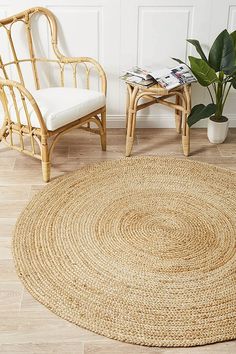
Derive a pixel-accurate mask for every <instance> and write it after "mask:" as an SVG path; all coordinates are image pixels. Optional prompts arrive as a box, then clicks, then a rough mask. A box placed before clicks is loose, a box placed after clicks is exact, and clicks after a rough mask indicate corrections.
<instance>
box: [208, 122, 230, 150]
mask: <svg viewBox="0 0 236 354" xmlns="http://www.w3.org/2000/svg"><path fill="white" fill-rule="evenodd" d="M228 128H229V120H228V118H226V117H222V121H220V122H217V121H216V120H215V118H214V117H210V118H209V121H208V128H207V136H208V139H209V141H210V142H211V143H212V144H221V143H223V142H224V141H225V139H226V137H227V134H228Z"/></svg>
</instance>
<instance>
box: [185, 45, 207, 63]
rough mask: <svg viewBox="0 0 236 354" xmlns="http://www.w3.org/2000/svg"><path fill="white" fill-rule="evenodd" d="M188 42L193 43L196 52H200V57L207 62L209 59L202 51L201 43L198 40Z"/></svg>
mask: <svg viewBox="0 0 236 354" xmlns="http://www.w3.org/2000/svg"><path fill="white" fill-rule="evenodd" d="M187 42H189V43H191V44H192V45H193V46H194V47H195V49H196V51H197V52H198V54H199V55H200V57H201V58H202V59H203V60H204V61H206V62H207V57H206V56H205V54H204V52H203V50H202V47H201V44H200V43H199V41H198V40H196V39H187Z"/></svg>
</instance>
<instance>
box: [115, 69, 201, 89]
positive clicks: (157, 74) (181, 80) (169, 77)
mask: <svg viewBox="0 0 236 354" xmlns="http://www.w3.org/2000/svg"><path fill="white" fill-rule="evenodd" d="M121 78H122V79H123V80H125V81H126V82H128V83H133V84H138V85H141V86H144V87H150V86H153V85H156V84H159V85H160V86H161V87H163V88H165V89H167V90H171V89H173V88H175V87H177V86H180V85H183V84H190V83H191V82H195V81H197V80H196V78H195V76H194V75H193V73H192V72H191V70H190V69H189V67H188V66H187V65H185V64H181V65H178V66H175V67H174V68H170V69H169V68H165V69H151V70H146V69H141V68H139V67H138V66H135V67H133V68H132V69H130V70H128V71H127V72H126V73H125V75H123V76H122V77H121Z"/></svg>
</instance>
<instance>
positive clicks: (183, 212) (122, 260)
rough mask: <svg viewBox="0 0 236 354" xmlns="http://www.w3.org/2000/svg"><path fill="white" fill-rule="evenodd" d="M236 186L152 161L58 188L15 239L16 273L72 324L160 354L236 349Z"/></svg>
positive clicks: (89, 173) (108, 169) (112, 165)
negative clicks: (224, 346) (216, 345)
mask: <svg viewBox="0 0 236 354" xmlns="http://www.w3.org/2000/svg"><path fill="white" fill-rule="evenodd" d="M235 211H236V174H235V173H233V172H230V171H227V170H225V169H220V168H217V167H214V166H211V165H207V164H202V163H199V162H195V161H189V160H180V159H179V160H178V159H172V158H157V157H142V158H128V159H122V160H119V161H110V162H105V163H102V164H99V165H94V166H89V167H85V168H82V169H80V170H78V171H77V172H74V173H71V174H68V175H65V176H63V177H61V178H59V179H56V180H55V181H53V182H52V183H50V184H49V185H48V186H46V187H45V188H44V189H43V190H42V191H41V192H39V193H38V194H37V195H36V196H35V197H34V198H33V200H32V201H31V202H30V203H29V205H28V206H27V208H26V209H25V210H24V211H23V213H22V214H21V216H20V218H19V219H18V222H17V225H16V228H15V233H14V242H13V249H14V259H15V263H16V268H17V272H18V274H19V276H20V278H21V280H22V282H23V283H24V285H25V287H26V288H27V289H28V291H29V292H30V293H31V294H32V295H33V296H34V297H35V299H37V300H38V301H40V302H41V303H42V304H44V305H45V306H46V307H48V308H49V309H50V310H52V311H53V312H54V313H56V314H57V315H59V316H61V317H62V318H64V319H66V320H68V321H71V322H73V323H76V324H77V325H80V326H82V327H84V328H87V329H89V330H91V331H94V332H96V333H99V334H102V335H104V336H107V337H110V338H115V339H119V340H121V341H125V342H130V343H136V344H142V345H149V346H194V345H201V344H207V343H213V342H217V341H223V340H229V339H233V338H236V215H235Z"/></svg>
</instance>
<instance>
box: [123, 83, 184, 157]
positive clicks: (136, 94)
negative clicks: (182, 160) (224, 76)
mask: <svg viewBox="0 0 236 354" xmlns="http://www.w3.org/2000/svg"><path fill="white" fill-rule="evenodd" d="M126 85H127V104H126V152H125V155H126V156H130V155H131V152H132V147H133V142H134V134H135V126H136V115H137V112H138V111H139V110H141V109H143V108H146V107H148V106H151V105H153V104H156V103H159V104H162V105H164V106H167V107H170V108H172V109H174V110H175V124H176V130H177V132H178V133H179V134H182V146H183V153H184V155H185V156H188V155H189V153H190V130H189V126H188V124H187V117H188V115H189V113H190V111H191V84H185V85H182V86H178V87H176V88H174V89H172V90H169V91H168V90H166V89H163V88H161V87H160V86H158V85H154V86H151V87H150V88H145V87H143V86H141V85H138V84H133V83H127V82H126ZM170 97H175V103H173V102H170V101H168V98H170ZM141 98H145V99H147V102H145V103H141V104H139V100H140V99H141Z"/></svg>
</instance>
